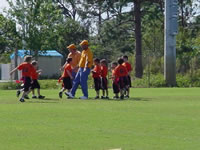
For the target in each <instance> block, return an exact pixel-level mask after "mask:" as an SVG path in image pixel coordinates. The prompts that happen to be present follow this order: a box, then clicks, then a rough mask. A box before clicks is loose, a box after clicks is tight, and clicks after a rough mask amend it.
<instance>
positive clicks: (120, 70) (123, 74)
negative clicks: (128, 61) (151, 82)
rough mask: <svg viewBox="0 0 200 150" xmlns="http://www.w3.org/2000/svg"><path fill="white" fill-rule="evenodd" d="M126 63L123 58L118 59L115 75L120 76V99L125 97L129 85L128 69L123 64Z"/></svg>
mask: <svg viewBox="0 0 200 150" xmlns="http://www.w3.org/2000/svg"><path fill="white" fill-rule="evenodd" d="M123 63H124V60H123V59H122V58H119V59H118V66H117V67H116V68H115V73H114V75H115V77H117V78H119V81H118V84H119V87H120V99H124V90H125V88H126V86H127V84H128V83H127V76H128V71H127V69H126V67H124V66H123V65H122V64H123Z"/></svg>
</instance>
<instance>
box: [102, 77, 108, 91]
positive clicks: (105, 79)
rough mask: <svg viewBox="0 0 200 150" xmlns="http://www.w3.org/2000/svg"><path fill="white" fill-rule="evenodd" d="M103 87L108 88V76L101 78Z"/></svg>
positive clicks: (103, 88)
mask: <svg viewBox="0 0 200 150" xmlns="http://www.w3.org/2000/svg"><path fill="white" fill-rule="evenodd" d="M101 88H102V90H107V89H108V80H107V78H101Z"/></svg>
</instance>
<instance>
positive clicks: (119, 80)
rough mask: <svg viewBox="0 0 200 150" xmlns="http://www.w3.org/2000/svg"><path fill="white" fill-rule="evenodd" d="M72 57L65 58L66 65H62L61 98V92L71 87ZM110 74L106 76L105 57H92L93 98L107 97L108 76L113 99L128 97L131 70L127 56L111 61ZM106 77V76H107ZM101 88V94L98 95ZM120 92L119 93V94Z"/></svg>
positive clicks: (60, 95)
mask: <svg viewBox="0 0 200 150" xmlns="http://www.w3.org/2000/svg"><path fill="white" fill-rule="evenodd" d="M71 62H72V58H67V65H66V66H65V67H64V71H63V74H62V76H61V78H60V79H59V81H60V80H63V83H62V89H61V91H60V92H59V97H60V98H62V93H63V92H64V91H65V90H66V89H67V90H68V91H70V90H71V88H72V83H73V76H72V67H71ZM111 69H112V76H111V77H108V65H107V61H106V60H105V59H102V60H100V59H98V58H95V59H94V68H93V69H92V71H91V72H92V78H93V81H94V88H95V91H96V97H95V99H99V98H101V99H109V96H108V78H109V79H112V87H113V93H114V94H115V96H114V97H113V98H114V99H118V98H120V99H124V98H129V88H130V87H131V78H130V73H131V71H132V67H131V64H130V63H129V62H128V56H123V57H121V58H119V59H118V62H112V65H111ZM107 77H108V78H107ZM100 90H102V96H100ZM119 94H120V95H119Z"/></svg>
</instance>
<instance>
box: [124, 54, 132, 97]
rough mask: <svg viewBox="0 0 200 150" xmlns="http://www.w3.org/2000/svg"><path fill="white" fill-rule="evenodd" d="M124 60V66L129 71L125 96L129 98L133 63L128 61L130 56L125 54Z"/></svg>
mask: <svg viewBox="0 0 200 150" xmlns="http://www.w3.org/2000/svg"><path fill="white" fill-rule="evenodd" d="M123 60H124V63H123V66H125V67H126V69H127V71H128V76H127V80H128V81H127V82H128V84H127V87H126V91H125V94H126V95H125V98H129V93H130V87H131V76H130V73H131V71H132V67H131V64H130V63H129V62H128V56H126V55H124V56H123Z"/></svg>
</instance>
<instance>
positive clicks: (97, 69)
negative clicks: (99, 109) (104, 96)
mask: <svg viewBox="0 0 200 150" xmlns="http://www.w3.org/2000/svg"><path fill="white" fill-rule="evenodd" d="M100 75H101V66H100V60H99V59H98V58H95V59H94V69H93V70H92V77H93V79H94V86H95V91H96V97H95V99H98V98H99V90H100V88H101V78H100Z"/></svg>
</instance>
